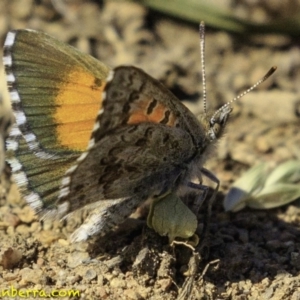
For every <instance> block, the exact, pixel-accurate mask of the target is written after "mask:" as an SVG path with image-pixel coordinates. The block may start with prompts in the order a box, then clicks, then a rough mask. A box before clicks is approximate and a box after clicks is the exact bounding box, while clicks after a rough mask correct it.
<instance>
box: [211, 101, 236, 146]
mask: <svg viewBox="0 0 300 300" xmlns="http://www.w3.org/2000/svg"><path fill="white" fill-rule="evenodd" d="M231 112H232V107H231V106H230V105H229V104H225V105H224V106H222V107H221V108H220V109H218V110H217V111H216V112H215V113H214V114H213V115H212V117H211V118H210V119H209V120H208V122H209V123H208V131H207V134H208V138H209V140H210V141H214V140H216V139H218V138H220V137H221V136H222V134H223V132H224V129H225V127H226V124H227V120H228V118H229V116H230V113H231Z"/></svg>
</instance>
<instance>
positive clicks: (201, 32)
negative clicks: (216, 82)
mask: <svg viewBox="0 0 300 300" xmlns="http://www.w3.org/2000/svg"><path fill="white" fill-rule="evenodd" d="M199 35H200V59H201V73H202V89H203V109H204V113H205V115H206V79H205V56H204V52H205V24H204V22H203V21H202V22H201V23H200V26H199Z"/></svg>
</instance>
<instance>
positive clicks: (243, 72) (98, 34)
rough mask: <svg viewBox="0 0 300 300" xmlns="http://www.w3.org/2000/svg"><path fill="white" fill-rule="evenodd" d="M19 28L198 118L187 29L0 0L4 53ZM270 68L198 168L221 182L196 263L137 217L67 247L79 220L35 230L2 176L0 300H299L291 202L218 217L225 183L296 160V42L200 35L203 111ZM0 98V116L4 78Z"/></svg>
mask: <svg viewBox="0 0 300 300" xmlns="http://www.w3.org/2000/svg"><path fill="white" fill-rule="evenodd" d="M224 2H225V1H224ZM240 2H241V3H242V4H240V5H239V7H235V5H236V2H235V1H232V2H229V1H227V2H226V3H227V5H228V9H230V10H231V11H232V13H235V14H236V15H239V13H241V15H242V17H244V18H246V19H251V18H252V17H251V16H253V15H255V16H259V17H260V18H261V19H263V18H264V17H265V19H266V20H269V19H270V18H272V14H275V15H276V13H277V15H278V14H279V12H280V7H279V6H280V5H279V4H278V3H279V2H278V1H269V2H268V5H269V6H268V5H266V6H265V7H264V9H262V8H257V11H256V10H255V3H257V2H256V1H240ZM289 2H291V3H293V5H295V3H296V4H297V1H286V3H289ZM243 5H244V6H243ZM249 5H252V6H253V7H252V10H251V14H250V13H249V14H247V8H248V7H249ZM272 5H273V8H274V7H277V8H278V11H277V12H274V9H273V10H272V9H270V7H272ZM286 5H287V4H286ZM224 6H226V4H224ZM299 7H300V3H299ZM253 12H256V13H253ZM281 13H282V14H283V13H284V10H282V11H281ZM254 19H255V18H254ZM258 19H259V18H258ZM261 19H259V20H258V21H261ZM17 28H32V29H38V30H42V31H45V32H47V33H49V34H50V35H52V36H55V37H57V38H59V39H60V40H62V41H64V42H68V43H71V44H72V45H74V46H76V47H78V48H79V49H80V50H81V51H84V52H88V53H90V54H92V55H93V56H96V57H97V58H99V59H100V60H101V61H103V62H104V63H106V64H107V65H109V66H112V67H114V66H118V65H122V64H126V65H135V66H138V67H140V68H142V69H144V70H145V71H146V72H147V73H149V74H151V75H152V76H153V77H155V78H157V79H159V80H161V81H162V82H163V83H164V84H165V85H166V86H167V87H168V88H169V89H170V90H171V91H172V92H173V93H174V94H175V95H177V96H178V98H180V99H182V100H184V101H185V103H186V104H187V106H188V107H189V108H190V109H191V110H192V111H193V112H195V113H197V112H200V111H201V109H202V102H201V96H202V95H201V94H202V92H201V91H202V90H201V76H200V58H199V35H198V26H196V25H192V24H190V23H187V22H184V21H179V20H178V19H171V18H168V17H167V16H166V15H162V14H158V13H156V12H154V11H149V10H148V9H147V8H145V7H144V6H142V5H139V4H137V3H132V2H123V1H122V2H121V1H118V2H115V1H106V2H104V3H102V2H101V1H79V0H76V1H52V2H51V1H50V0H40V1H34V0H3V1H1V2H0V40H1V43H2V44H3V41H4V37H5V34H6V32H7V31H8V30H10V29H17ZM273 65H276V66H277V67H278V70H277V72H276V73H275V74H274V75H273V76H272V77H271V78H269V80H268V81H267V82H265V83H264V84H262V85H261V86H259V87H258V88H257V89H256V90H255V91H253V92H251V93H250V94H249V95H247V96H245V98H243V100H241V101H239V102H238V103H236V104H235V106H234V111H233V115H232V118H231V119H230V122H229V124H228V126H227V127H228V128H227V131H226V135H225V137H224V138H223V139H222V141H220V143H219V145H218V149H217V150H216V153H215V154H214V155H213V156H212V157H211V158H210V159H209V161H208V162H207V163H206V165H205V166H206V168H207V169H209V170H211V171H212V172H213V173H214V174H215V175H216V176H217V177H218V178H219V179H220V181H221V188H220V192H219V193H218V196H217V200H216V202H215V205H214V207H213V212H212V219H211V223H210V238H209V247H205V248H203V249H202V252H200V253H199V252H198V249H196V251H195V252H194V253H193V252H192V251H191V249H190V248H188V247H186V246H183V245H177V246H175V247H171V246H169V245H168V239H167V238H166V237H160V236H159V235H157V234H156V233H155V232H153V231H152V230H151V229H149V228H147V226H146V224H145V220H143V219H138V220H134V219H129V220H128V221H127V222H126V223H125V224H124V225H122V226H120V228H118V229H116V230H115V231H114V232H111V233H110V234H108V235H106V236H105V237H98V238H94V239H91V240H89V241H87V242H84V243H76V244H70V243H69V241H68V236H69V235H70V234H71V233H72V232H73V230H74V228H75V227H76V226H77V225H78V224H79V223H80V222H82V221H81V220H80V218H77V219H76V218H72V219H71V220H69V221H61V222H50V221H44V222H39V221H38V218H37V217H36V216H35V215H34V213H33V212H32V210H31V209H30V208H29V207H28V206H27V205H26V204H25V202H24V200H22V199H21V198H20V195H19V193H18V191H17V188H16V185H15V184H14V183H13V182H12V181H11V179H10V171H9V167H7V168H6V170H5V172H4V174H3V175H2V177H1V186H0V203H1V206H0V261H1V263H2V265H0V292H1V291H3V290H6V289H9V288H11V287H14V288H15V289H20V290H22V289H23V290H26V289H27V290H28V289H31V290H39V291H41V290H44V291H45V292H50V291H53V290H58V291H63V290H64V291H66V290H78V291H80V297H79V298H80V299H139V300H140V299H164V300H169V299H170V300H171V299H235V300H244V299H292V300H296V299H300V275H299V270H300V251H299V249H300V227H299V224H300V209H299V206H298V205H297V203H292V204H289V205H286V206H283V207H280V208H276V209H272V210H251V209H244V210H242V211H240V212H237V213H227V212H225V211H224V208H223V200H224V196H225V194H226V192H227V191H228V189H229V188H230V185H231V184H232V182H233V181H234V180H235V179H236V178H238V177H239V176H240V175H241V174H243V172H245V171H246V170H247V169H249V168H250V167H251V166H253V165H255V164H256V163H258V162H269V163H270V165H273V166H275V165H277V164H279V163H280V162H283V161H286V160H289V159H300V155H299V153H300V152H299V147H300V134H299V126H300V97H299V95H300V91H299V89H300V85H299V82H300V71H299V70H300V54H299V39H292V38H290V37H288V36H280V35H263V36H259V35H255V36H250V35H247V36H238V35H233V34H228V33H226V32H224V31H219V30H213V29H211V28H207V32H206V76H207V78H206V79H207V94H208V102H209V103H208V105H209V108H210V109H212V110H215V109H216V108H217V107H219V106H220V105H221V104H222V103H225V102H226V101H229V100H231V99H232V98H233V97H234V96H236V95H237V94H238V93H239V92H241V91H243V90H244V89H246V88H247V87H249V86H250V85H251V84H253V83H255V82H256V81H257V80H258V79H259V78H260V77H262V76H263V75H264V74H265V73H266V72H267V71H268V69H269V68H270V67H271V66H273ZM1 76H2V75H1ZM0 88H1V93H2V96H3V98H4V106H5V107H8V105H9V104H8V102H7V101H8V100H7V99H8V98H7V93H6V91H5V86H4V79H3V78H1V81H0ZM199 99H200V100H199ZM1 113H2V114H3V113H5V114H7V110H5V109H4V108H3V110H2V112H1ZM203 213H205V211H201V212H200V215H199V223H200V225H199V227H201V223H202V221H201V220H203ZM200 240H201V236H200ZM0 298H1V297H0ZM28 298H29V299H30V298H33V296H32V295H31V296H29V297H28ZM37 298H38V297H37ZM40 298H41V297H40ZM77 298H78V297H77ZM3 299H6V297H3ZM61 299H76V297H68V296H66V297H62V298H61Z"/></svg>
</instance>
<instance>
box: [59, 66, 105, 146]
mask: <svg viewBox="0 0 300 300" xmlns="http://www.w3.org/2000/svg"><path fill="white" fill-rule="evenodd" d="M67 77H68V78H67V80H66V83H65V84H64V85H62V86H61V89H60V91H59V94H58V95H57V97H56V99H55V102H56V104H57V105H58V107H57V109H56V111H55V115H54V118H55V121H56V123H57V124H58V125H57V127H56V131H57V139H58V141H59V143H60V144H61V145H62V146H65V147H67V148H69V149H72V150H79V151H84V150H86V148H87V145H88V142H89V140H90V137H91V133H92V130H93V126H94V124H95V121H96V117H97V114H98V111H99V109H100V108H101V104H102V92H103V89H104V86H105V82H104V81H101V80H99V79H97V78H95V77H94V76H93V75H91V74H89V73H87V72H85V71H83V70H78V69H77V70H74V71H73V72H71V73H70V74H68V75H67Z"/></svg>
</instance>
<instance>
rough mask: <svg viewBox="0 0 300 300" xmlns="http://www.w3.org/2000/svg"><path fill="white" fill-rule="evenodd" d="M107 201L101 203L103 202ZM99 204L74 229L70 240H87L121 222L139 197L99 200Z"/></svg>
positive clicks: (137, 203) (130, 211) (102, 233)
mask: <svg viewBox="0 0 300 300" xmlns="http://www.w3.org/2000/svg"><path fill="white" fill-rule="evenodd" d="M106 202H107V203H108V204H107V205H103V203H106ZM98 203H99V206H98V207H96V208H94V209H93V210H92V211H91V212H90V214H89V215H88V217H87V218H86V219H85V221H84V223H83V224H82V225H81V226H80V227H79V228H78V229H76V230H75V231H74V232H73V234H72V235H71V237H70V240H71V241H72V242H80V241H85V240H87V239H88V238H89V237H90V236H92V235H95V234H99V233H101V235H104V234H106V233H107V232H108V231H110V230H111V229H112V228H113V227H115V226H116V225H119V224H121V223H122V222H124V221H125V220H126V218H127V217H129V215H130V214H131V213H132V212H133V211H134V210H135V209H136V208H137V206H138V205H139V204H140V203H141V199H139V198H127V199H126V198H125V199H124V198H121V199H115V200H102V201H99V202H98Z"/></svg>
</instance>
